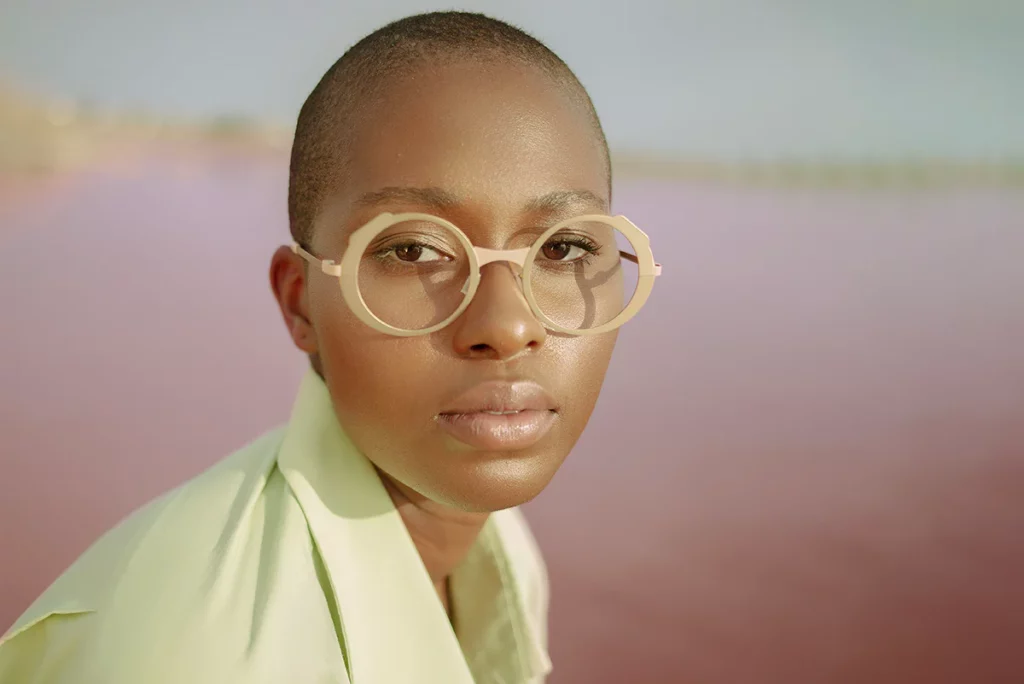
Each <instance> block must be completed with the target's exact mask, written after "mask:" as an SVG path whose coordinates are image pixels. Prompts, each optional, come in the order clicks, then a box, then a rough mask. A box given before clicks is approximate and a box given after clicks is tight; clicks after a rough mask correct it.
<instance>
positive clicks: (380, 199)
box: [356, 187, 608, 212]
mask: <svg viewBox="0 0 1024 684" xmlns="http://www.w3.org/2000/svg"><path fill="white" fill-rule="evenodd" d="M392 202H397V203H402V204H417V205H422V206H426V207H430V208H431V209H435V210H441V211H443V210H446V209H452V208H454V207H457V206H458V205H459V204H460V203H461V202H460V200H459V198H458V196H456V195H454V194H452V193H451V192H448V191H447V190H444V189H442V188H436V187H430V188H414V187H387V188H381V189H380V190H374V191H372V192H367V193H364V194H362V195H360V196H359V198H358V199H356V205H357V206H360V207H374V206H378V205H381V204H388V203H392ZM580 205H587V206H596V207H600V208H601V209H602V210H603V211H607V209H608V202H607V200H605V199H604V198H603V197H600V196H599V195H596V194H594V193H593V192H591V191H589V190H556V191H554V192H549V193H547V194H546V195H542V196H540V197H537V198H534V199H532V200H530V201H529V202H527V203H526V206H525V211H528V212H538V211H550V212H554V211H559V210H564V209H567V208H570V207H573V206H580Z"/></svg>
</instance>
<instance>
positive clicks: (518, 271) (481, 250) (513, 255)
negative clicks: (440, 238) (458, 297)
mask: <svg viewBox="0 0 1024 684" xmlns="http://www.w3.org/2000/svg"><path fill="white" fill-rule="evenodd" d="M473 251H474V252H475V253H476V263H477V267H479V268H483V267H484V266H486V265H487V264H493V263H497V262H499V261H505V262H508V265H509V266H510V267H511V269H512V275H514V276H515V278H516V282H517V283H519V287H522V286H523V269H524V268H526V255H527V254H529V253H530V248H529V247H523V248H522V249H487V248H486V247H473ZM468 289H469V279H468V278H467V279H466V282H465V283H464V284H463V285H462V294H466V290H468Z"/></svg>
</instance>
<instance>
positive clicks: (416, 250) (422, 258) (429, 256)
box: [377, 242, 452, 264]
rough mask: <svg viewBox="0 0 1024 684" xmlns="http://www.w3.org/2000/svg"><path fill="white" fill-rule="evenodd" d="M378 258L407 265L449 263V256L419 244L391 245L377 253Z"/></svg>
mask: <svg viewBox="0 0 1024 684" xmlns="http://www.w3.org/2000/svg"><path fill="white" fill-rule="evenodd" d="M377 256H378V258H382V259H395V260H398V261H401V262H403V263H407V264H423V263H427V262H432V261H451V258H452V257H450V256H449V255H447V254H444V253H443V252H441V251H440V250H438V249H435V248H433V247H430V246H428V245H425V244H422V243H419V242H408V243H403V244H399V245H391V246H389V247H385V248H383V249H381V250H380V251H379V252H378V253H377Z"/></svg>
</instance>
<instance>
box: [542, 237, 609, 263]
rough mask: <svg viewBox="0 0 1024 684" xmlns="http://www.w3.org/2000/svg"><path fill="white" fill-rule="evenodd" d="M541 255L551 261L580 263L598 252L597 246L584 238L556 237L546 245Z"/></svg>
mask: <svg viewBox="0 0 1024 684" xmlns="http://www.w3.org/2000/svg"><path fill="white" fill-rule="evenodd" d="M540 251H541V253H542V254H543V255H544V257H545V258H546V259H548V260H550V261H564V262H571V261H579V260H580V259H584V258H586V257H588V256H590V255H591V254H594V253H595V252H597V246H596V245H594V244H593V243H592V242H590V241H589V240H587V239H586V238H583V237H582V236H571V237H563V236H556V237H554V238H552V239H551V240H548V241H547V242H546V243H544V246H543V247H541V250H540Z"/></svg>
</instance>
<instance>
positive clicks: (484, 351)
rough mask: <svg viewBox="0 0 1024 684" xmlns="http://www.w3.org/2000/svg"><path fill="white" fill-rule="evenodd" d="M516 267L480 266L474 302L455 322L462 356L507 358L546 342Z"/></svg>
mask: <svg viewBox="0 0 1024 684" xmlns="http://www.w3.org/2000/svg"><path fill="white" fill-rule="evenodd" d="M513 268H514V266H512V265H511V264H509V263H507V262H495V263H491V264H488V265H486V266H484V267H483V268H481V269H480V285H479V286H478V287H477V290H476V294H475V295H474V296H473V301H472V302H470V304H469V306H468V307H467V308H466V310H465V311H464V312H462V315H461V316H459V318H458V319H457V320H455V321H454V322H453V324H452V325H453V327H454V328H455V334H454V338H453V344H454V346H455V351H456V353H458V354H459V355H460V356H462V357H464V358H484V359H492V360H499V361H508V360H510V359H513V358H515V357H517V356H519V355H521V354H523V353H525V352H529V351H535V350H538V349H540V348H541V347H542V346H543V345H544V342H545V340H546V339H547V331H546V330H545V329H544V326H543V325H542V324H541V322H540V321H539V320H537V317H536V316H534V315H533V311H531V310H530V305H529V304H527V302H526V298H525V297H524V296H523V291H522V286H521V285H520V281H519V278H518V277H517V276H516V275H515V274H514V273H513V270H512V269H513Z"/></svg>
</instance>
